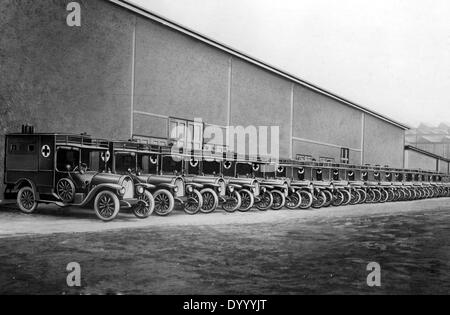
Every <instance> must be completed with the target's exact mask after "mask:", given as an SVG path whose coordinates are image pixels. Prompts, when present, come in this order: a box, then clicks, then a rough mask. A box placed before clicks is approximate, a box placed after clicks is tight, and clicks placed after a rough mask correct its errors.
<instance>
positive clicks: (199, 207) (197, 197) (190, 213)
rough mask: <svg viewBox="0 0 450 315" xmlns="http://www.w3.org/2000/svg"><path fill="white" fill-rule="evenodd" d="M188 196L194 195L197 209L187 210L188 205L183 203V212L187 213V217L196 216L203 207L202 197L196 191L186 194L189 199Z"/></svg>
mask: <svg viewBox="0 0 450 315" xmlns="http://www.w3.org/2000/svg"><path fill="white" fill-rule="evenodd" d="M189 195H195V198H196V199H197V200H198V204H197V207H196V208H195V209H194V210H188V209H187V205H188V203H185V204H184V207H183V210H184V212H185V213H187V214H189V215H194V214H197V213H199V212H200V211H201V208H202V206H203V196H202V194H201V193H200V192H199V191H198V190H197V189H194V191H193V192H192V193H189V194H188V198H189Z"/></svg>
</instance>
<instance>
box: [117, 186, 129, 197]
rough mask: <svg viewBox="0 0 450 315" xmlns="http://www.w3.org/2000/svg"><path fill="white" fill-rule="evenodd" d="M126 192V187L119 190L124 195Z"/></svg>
mask: <svg viewBox="0 0 450 315" xmlns="http://www.w3.org/2000/svg"><path fill="white" fill-rule="evenodd" d="M126 192H127V189H126V188H125V187H122V188H120V189H119V191H118V193H119V195H121V196H124V195H125V193H126Z"/></svg>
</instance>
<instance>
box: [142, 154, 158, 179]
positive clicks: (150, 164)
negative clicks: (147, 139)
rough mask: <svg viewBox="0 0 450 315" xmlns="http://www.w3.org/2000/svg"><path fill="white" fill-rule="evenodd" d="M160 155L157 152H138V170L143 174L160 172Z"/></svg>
mask: <svg viewBox="0 0 450 315" xmlns="http://www.w3.org/2000/svg"><path fill="white" fill-rule="evenodd" d="M158 162H159V156H158V155H156V154H153V155H149V154H138V156H137V167H138V171H140V172H141V173H143V174H153V175H155V174H158V164H159V163H158Z"/></svg>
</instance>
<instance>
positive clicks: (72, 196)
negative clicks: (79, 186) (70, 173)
mask: <svg viewBox="0 0 450 315" xmlns="http://www.w3.org/2000/svg"><path fill="white" fill-rule="evenodd" d="M62 182H67V185H68V187H69V188H70V190H71V192H70V193H71V197H70V198H68V199H63V198H62V197H61V195H60V193H59V191H58V188H59V185H60V184H61V183H62ZM66 187H67V186H66ZM56 193H57V195H58V197H59V198H60V199H61V201H62V202H63V203H65V204H68V203H71V202H72V201H73V199H74V198H75V185H74V183H73V182H72V181H71V180H70V179H68V178H61V179H60V180H59V181H58V183H57V184H56Z"/></svg>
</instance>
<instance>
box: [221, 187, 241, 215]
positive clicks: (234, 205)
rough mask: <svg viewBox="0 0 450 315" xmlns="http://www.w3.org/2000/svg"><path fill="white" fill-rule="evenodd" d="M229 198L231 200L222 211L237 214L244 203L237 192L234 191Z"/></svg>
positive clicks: (224, 204)
mask: <svg viewBox="0 0 450 315" xmlns="http://www.w3.org/2000/svg"><path fill="white" fill-rule="evenodd" d="M228 197H229V198H230V199H228V200H227V201H226V202H224V203H223V204H222V209H223V210H225V211H226V212H236V211H237V209H239V207H240V206H241V203H242V198H241V195H240V194H239V193H238V192H237V191H233V192H232V193H231V194H230V196H228Z"/></svg>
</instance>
